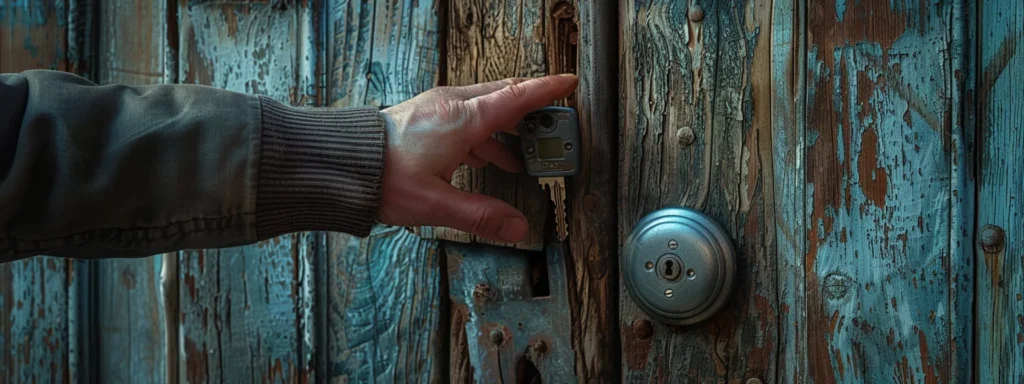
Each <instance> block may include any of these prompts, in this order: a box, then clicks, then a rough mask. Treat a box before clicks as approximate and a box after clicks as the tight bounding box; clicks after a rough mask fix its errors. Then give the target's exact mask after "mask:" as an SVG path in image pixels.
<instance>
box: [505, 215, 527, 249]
mask: <svg viewBox="0 0 1024 384" xmlns="http://www.w3.org/2000/svg"><path fill="white" fill-rule="evenodd" d="M498 236H499V237H501V239H502V240H503V241H506V242H509V243H517V242H519V241H520V240H522V239H523V237H524V236H526V220H523V219H521V218H518V217H508V218H505V221H504V222H502V223H501V233H499V234H498Z"/></svg>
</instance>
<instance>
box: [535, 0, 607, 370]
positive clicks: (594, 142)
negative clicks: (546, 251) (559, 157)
mask: <svg viewBox="0 0 1024 384" xmlns="http://www.w3.org/2000/svg"><path fill="white" fill-rule="evenodd" d="M561 4H562V5H555V7H556V8H554V9H556V11H555V12H554V14H553V15H551V16H549V20H554V21H555V23H556V25H555V29H556V30H555V33H554V34H551V36H553V37H552V38H550V39H549V46H550V47H554V48H552V49H551V50H552V51H554V53H553V54H552V56H554V57H553V59H554V60H560V59H564V60H563V61H564V62H559V61H556V69H555V71H556V72H561V71H566V72H576V70H577V69H576V67H577V60H576V58H575V56H576V50H577V47H578V51H579V52H578V54H579V59H578V67H579V69H578V75H579V77H580V85H579V89H578V91H577V93H576V95H575V97H574V100H570V101H569V102H568V104H569V105H573V106H575V107H576V109H577V111H578V113H579V117H580V135H581V140H580V143H581V148H580V149H581V151H582V152H581V156H582V157H581V160H582V163H583V169H582V170H581V171H580V174H579V175H576V176H573V177H572V179H571V180H570V182H569V193H568V196H567V197H568V198H569V201H568V202H567V204H568V206H569V208H570V209H569V228H570V231H569V233H570V236H569V243H568V249H567V250H566V252H567V253H568V255H567V257H566V264H567V266H566V269H567V271H568V274H569V276H568V280H569V281H568V286H569V307H570V309H571V310H570V314H571V315H572V326H571V329H572V345H573V349H574V351H575V353H576V356H575V360H576V364H575V366H576V371H575V374H576V378H577V380H579V381H581V382H587V383H598V382H615V381H617V380H616V379H617V378H618V377H619V376H620V374H619V373H620V364H619V361H620V359H619V340H618V339H619V337H618V335H619V332H617V331H616V330H615V329H616V327H618V324H617V321H615V319H616V318H617V317H618V316H617V312H618V304H617V303H618V297H617V294H618V286H617V284H616V276H617V273H616V271H617V269H618V268H617V267H618V266H617V263H616V261H617V260H618V257H617V255H618V244H617V240H616V237H615V236H609V234H612V233H615V232H616V231H617V230H618V225H617V224H618V223H617V221H616V214H617V212H616V206H617V204H616V200H615V198H616V196H617V190H616V186H617V181H618V180H617V178H618V175H617V173H616V170H617V169H618V157H617V156H615V155H614V154H616V153H617V150H618V131H619V130H618V122H619V120H618V108H617V107H616V106H617V104H616V101H617V100H618V88H619V87H618V72H617V69H618V56H617V53H618V52H617V46H618V44H617V42H618V23H617V20H618V19H617V17H616V14H617V12H618V7H616V5H615V4H614V2H610V1H601V2H593V1H589V2H588V1H582V2H579V3H578V4H579V7H580V8H579V11H578V14H576V13H575V12H573V8H572V6H571V4H569V3H561ZM574 16H575V17H574ZM577 18H578V20H577ZM577 26H578V27H579V30H578V31H577Z"/></svg>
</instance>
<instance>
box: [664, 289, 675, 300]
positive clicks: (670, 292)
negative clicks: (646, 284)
mask: <svg viewBox="0 0 1024 384" xmlns="http://www.w3.org/2000/svg"><path fill="white" fill-rule="evenodd" d="M673 295H675V292H672V289H666V290H665V297H668V298H672V296H673Z"/></svg>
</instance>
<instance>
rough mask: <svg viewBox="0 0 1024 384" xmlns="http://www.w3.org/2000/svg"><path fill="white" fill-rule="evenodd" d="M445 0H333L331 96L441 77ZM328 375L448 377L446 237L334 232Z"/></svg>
mask: <svg viewBox="0 0 1024 384" xmlns="http://www.w3.org/2000/svg"><path fill="white" fill-rule="evenodd" d="M438 6H439V4H438V2H437V1H418V2H416V1H408V0H391V1H378V2H369V1H353V2H332V3H330V8H329V9H328V10H327V12H326V14H325V15H324V17H326V23H327V25H326V27H327V32H326V41H325V44H326V47H325V48H326V51H327V58H326V60H327V63H328V64H327V71H328V81H327V102H328V103H330V105H332V106H336V107H349V106H363V105H377V106H381V105H394V104H398V103H400V102H403V101H405V100H407V99H410V98H412V97H413V96H415V95H417V94H419V93H420V92H423V91H426V90H428V89H430V88H433V87H434V86H436V85H437V82H438V77H439V62H438V60H439V58H440V50H439V44H440V43H441V42H440V41H439V40H438ZM326 245H327V252H326V260H325V264H326V268H327V273H326V278H327V281H326V282H325V283H324V287H325V288H324V291H323V292H324V295H325V297H326V300H327V303H326V304H327V307H326V310H327V313H326V327H327V330H326V331H327V340H326V342H327V345H326V349H325V353H326V354H327V356H326V358H327V359H326V361H327V365H328V366H327V367H326V375H327V377H326V380H330V381H343V382H344V381H350V382H405V381H413V382H423V383H427V382H430V383H437V382H444V381H446V378H444V377H443V376H442V372H443V371H444V369H443V368H442V366H441V364H443V362H444V361H445V358H444V357H445V354H446V353H447V351H446V350H445V348H444V346H445V343H444V341H445V340H444V339H445V336H444V335H445V334H446V332H445V331H444V330H442V329H441V324H443V321H442V318H441V316H447V314H446V313H442V312H441V311H440V309H441V300H442V299H444V300H447V298H443V297H442V295H441V287H440V280H441V271H440V269H439V259H440V252H439V244H438V242H436V241H433V240H423V239H420V238H419V237H417V236H416V235H415V234H413V233H412V232H411V231H409V230H407V229H404V228H398V227H386V226H378V227H376V228H374V230H373V233H372V234H371V235H370V237H369V238H366V239H357V238H354V237H352V236H348V235H345V234H333V233H332V234H328V235H327V241H326Z"/></svg>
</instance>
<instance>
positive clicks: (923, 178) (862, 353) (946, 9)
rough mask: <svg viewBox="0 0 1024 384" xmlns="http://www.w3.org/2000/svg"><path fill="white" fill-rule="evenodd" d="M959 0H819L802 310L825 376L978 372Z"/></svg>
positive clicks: (901, 377) (810, 25)
mask: <svg viewBox="0 0 1024 384" xmlns="http://www.w3.org/2000/svg"><path fill="white" fill-rule="evenodd" d="M956 3H957V2H955V1H937V0H936V1H930V2H927V3H899V2H897V3H892V2H887V1H863V2H841V1H837V2H829V1H826V2H808V3H807V6H808V10H807V35H806V36H807V51H806V53H805V54H806V66H807V72H806V76H807V79H806V84H807V95H806V100H807V105H806V108H807V109H806V112H807V115H806V119H805V126H804V132H805V138H806V143H805V145H806V150H807V152H806V153H807V157H806V164H805V170H806V184H805V186H804V194H805V200H804V203H805V207H806V211H805V214H806V216H805V219H804V220H805V222H804V224H805V227H804V228H803V232H804V233H803V236H805V237H806V239H807V250H806V255H805V259H804V273H805V277H806V285H805V286H804V291H803V292H804V295H805V301H804V302H803V303H802V304H803V305H804V307H803V308H797V307H790V311H797V313H801V312H802V313H803V314H805V315H806V321H807V325H806V330H807V358H808V359H809V366H808V375H809V376H810V378H811V379H812V380H814V381H815V382H819V383H830V382H853V381H866V382H879V381H886V382H890V381H901V382H955V381H962V380H965V379H966V378H965V377H963V376H962V372H961V371H960V370H959V369H954V368H953V367H963V366H965V365H968V364H970V363H969V361H966V356H965V355H964V354H961V353H957V352H955V350H954V349H955V348H957V347H958V346H957V344H956V343H957V340H958V339H957V337H958V334H959V331H958V329H960V328H962V327H963V326H964V325H963V322H964V321H969V318H968V317H964V316H962V315H959V313H961V312H962V311H969V310H970V309H969V307H962V306H961V307H957V305H961V304H963V303H964V302H963V301H959V300H957V299H956V297H955V296H956V292H960V291H961V290H965V291H966V290H968V289H969V288H967V287H968V286H969V285H970V284H971V281H970V279H969V272H967V271H968V270H969V266H970V258H971V256H970V254H969V253H964V252H959V251H958V250H962V247H957V246H955V244H954V243H953V240H954V239H956V238H960V237H961V232H962V230H963V226H962V225H961V223H963V222H964V220H970V218H969V217H961V216H960V215H962V214H963V212H962V211H960V209H959V208H954V205H955V203H957V200H956V199H955V196H954V194H959V193H960V192H969V190H970V189H971V188H970V187H969V186H965V185H963V184H962V180H964V178H963V175H962V173H963V172H966V170H967V168H966V167H963V166H959V165H956V164H955V161H956V153H958V151H962V149H957V148H956V147H955V146H956V145H961V143H959V142H957V143H954V142H953V141H952V140H953V138H954V137H958V136H960V135H962V134H961V133H960V132H959V128H957V129H954V128H953V123H954V122H955V121H957V120H958V118H957V117H956V116H955V114H956V112H957V110H958V108H955V107H953V106H952V104H951V100H953V99H954V98H955V97H956V95H958V94H959V92H960V88H959V87H958V86H957V85H956V79H958V78H959V76H958V72H959V73H962V72H963V71H964V70H965V69H964V68H963V67H960V65H961V63H960V60H957V59H955V58H954V57H953V56H952V55H954V54H955V53H956V52H958V51H959V50H958V49H957V48H956V47H957V45H958V44H961V43H962V41H961V42H958V41H956V39H957V38H958V37H957V36H956V35H955V34H954V33H953V31H955V30H959V29H962V28H963V25H962V24H960V25H958V23H962V22H963V19H962V18H954V17H953V15H952V12H951V10H952V9H954V7H953V6H954V4H956ZM928 47H938V48H937V49H929V48H928ZM968 203H969V202H968ZM954 376H959V377H954Z"/></svg>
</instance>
